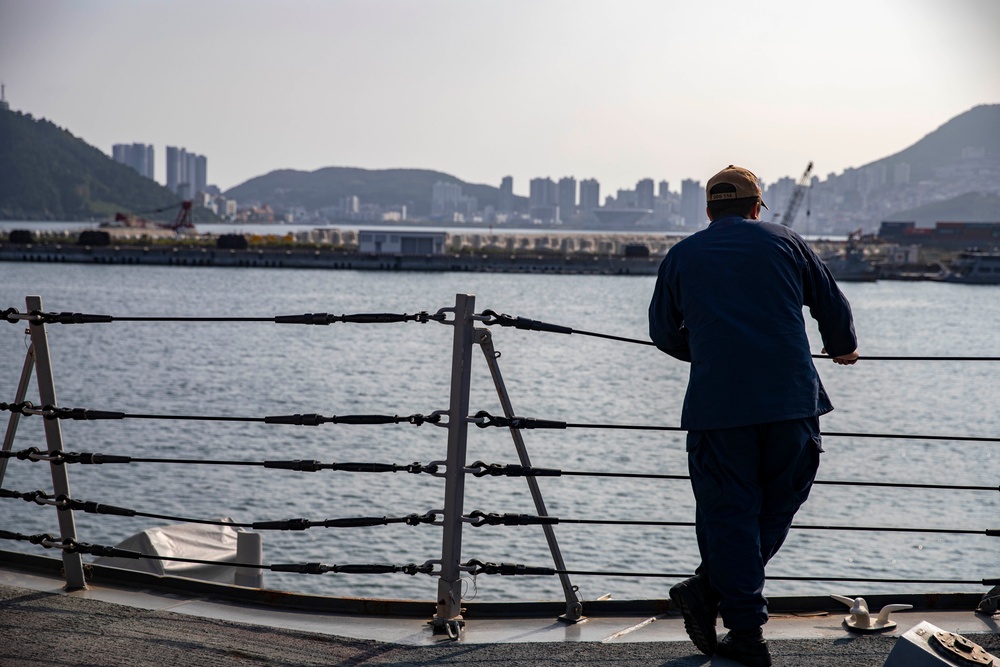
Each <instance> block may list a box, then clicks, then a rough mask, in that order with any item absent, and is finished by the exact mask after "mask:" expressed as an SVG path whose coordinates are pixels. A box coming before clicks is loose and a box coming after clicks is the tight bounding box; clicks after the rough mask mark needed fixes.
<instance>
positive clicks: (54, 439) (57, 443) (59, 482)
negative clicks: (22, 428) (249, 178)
mask: <svg viewBox="0 0 1000 667" xmlns="http://www.w3.org/2000/svg"><path fill="white" fill-rule="evenodd" d="M24 303H25V305H26V306H27V308H28V312H29V313H34V312H37V313H41V312H43V311H42V298H41V297H40V296H28V297H25V299H24ZM28 331H29V333H30V335H31V346H32V347H33V348H34V350H35V381H36V382H37V383H38V397H39V398H40V399H41V401H42V406H46V405H51V406H53V407H57V406H58V405H59V404H58V403H57V402H56V383H55V378H54V377H53V375H52V358H51V357H50V356H49V342H48V332H47V331H46V328H45V323H44V322H31V323H30V324H29V325H28ZM43 424H44V426H45V442H46V445H47V446H48V450H49V451H50V452H61V451H63V437H62V425H61V424H60V423H59V420H58V419H45V420H44V421H43ZM68 467H69V466H65V465H56V464H55V463H51V464H50V465H49V470H50V471H51V472H52V490H53V492H54V493H55V494H56V496H59V495H65V496H66V497H68V498H72V497H73V494H72V493H70V490H69V473H68V472H67V468H68ZM56 515H57V516H58V517H59V534H60V536H61V537H62V539H66V538H72V539H73V540H75V539H76V519H75V518H74V517H73V511H72V510H58V511H57V512H56ZM62 559H63V569H64V570H65V571H66V590H69V591H74V590H80V589H82V588H86V587H87V581H86V579H85V578H84V575H83V555H82V554H80V553H70V552H68V551H63V552H62Z"/></svg>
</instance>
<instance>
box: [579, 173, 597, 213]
mask: <svg viewBox="0 0 1000 667" xmlns="http://www.w3.org/2000/svg"><path fill="white" fill-rule="evenodd" d="M600 207H601V184H600V183H598V182H597V179H595V178H585V179H583V180H582V181H580V211H581V212H582V213H583V214H584V215H586V214H588V213H590V212H591V211H593V210H594V209H596V208H600Z"/></svg>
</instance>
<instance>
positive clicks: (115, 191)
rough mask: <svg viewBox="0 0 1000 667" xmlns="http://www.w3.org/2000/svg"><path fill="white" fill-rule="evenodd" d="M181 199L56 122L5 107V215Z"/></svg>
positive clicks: (47, 216)
mask: <svg viewBox="0 0 1000 667" xmlns="http://www.w3.org/2000/svg"><path fill="white" fill-rule="evenodd" d="M177 203H179V199H178V198H177V195H175V194H174V193H173V192H171V191H170V190H168V189H166V188H165V187H163V186H162V185H160V184H158V183H156V182H155V181H151V180H150V179H148V178H144V177H142V176H140V175H139V174H138V173H136V171H135V170H133V169H132V168H131V167H127V166H125V165H123V164H119V163H117V162H115V161H114V160H112V159H111V158H110V157H108V156H107V155H105V154H104V153H103V152H101V151H100V150H98V149H97V148H94V147H93V146H91V145H89V144H87V143H86V142H84V141H83V140H81V139H78V138H76V137H74V136H73V135H72V134H70V133H69V132H67V131H66V130H64V129H62V128H59V127H57V126H55V125H54V124H52V123H51V122H49V121H47V120H44V119H35V118H33V117H32V116H31V114H24V113H20V112H17V111H9V110H4V109H0V219H5V220H89V219H91V218H98V219H102V218H111V217H113V216H114V214H115V213H116V212H119V211H121V212H125V213H140V212H145V211H151V210H154V209H159V208H164V207H168V206H171V205H175V204H177ZM164 215H166V216H168V217H169V216H170V215H172V213H167V214H164ZM149 217H154V216H149Z"/></svg>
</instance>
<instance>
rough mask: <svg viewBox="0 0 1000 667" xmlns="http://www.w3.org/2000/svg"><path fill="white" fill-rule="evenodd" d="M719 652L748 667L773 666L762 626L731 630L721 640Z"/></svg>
mask: <svg viewBox="0 0 1000 667" xmlns="http://www.w3.org/2000/svg"><path fill="white" fill-rule="evenodd" d="M717 652H718V654H719V655H721V656H722V657H724V658H730V659H732V660H735V661H737V662H739V663H742V664H744V665H746V666H747V667H771V652H770V651H769V650H768V648H767V640H765V639H764V633H763V632H761V629H760V628H754V629H753V630H730V631H729V632H728V633H727V634H726V636H725V637H723V638H722V641H721V642H719V646H718V651H717Z"/></svg>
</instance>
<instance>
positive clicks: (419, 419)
mask: <svg viewBox="0 0 1000 667" xmlns="http://www.w3.org/2000/svg"><path fill="white" fill-rule="evenodd" d="M4 410H8V411H10V412H16V413H19V414H23V415H25V416H31V415H41V416H43V417H45V418H46V419H73V420H97V419H171V420H178V421H222V422H255V423H263V424H291V425H299V426H317V425H320V424H355V425H359V424H401V423H408V424H413V425H415V426H420V425H421V424H424V423H430V424H437V423H439V422H440V421H441V416H442V415H443V414H444V411H436V412H433V413H431V414H430V415H426V416H425V415H422V414H413V415H409V416H407V417H400V416H399V415H342V416H339V417H338V416H336V415H334V416H332V417H324V416H323V415H320V414H294V415H277V416H268V417H226V416H217V415H155V414H130V413H126V412H117V411H109V410H88V409H86V408H56V407H53V406H51V405H46V406H43V407H41V408H35V407H34V406H33V405H32V404H31V402H30V401H24V402H22V403H0V411H4ZM471 421H472V422H474V423H475V424H476V425H477V426H479V427H480V428H487V427H490V426H497V427H507V428H514V429H566V428H590V429H616V430H634V431H685V430H686V429H683V428H681V427H679V426H656V425H642V424H575V423H569V422H562V421H554V420H545V419H536V418H533V417H499V416H493V415H491V414H490V413H488V412H486V411H485V410H480V411H479V412H477V413H476V414H475V416H474V417H473V418H472V419H471ZM820 435H822V436H830V437H851V438H876V439H897V440H947V441H956V442H1000V437H988V436H973V435H927V434H912V433H850V432H840V431H821V432H820Z"/></svg>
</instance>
